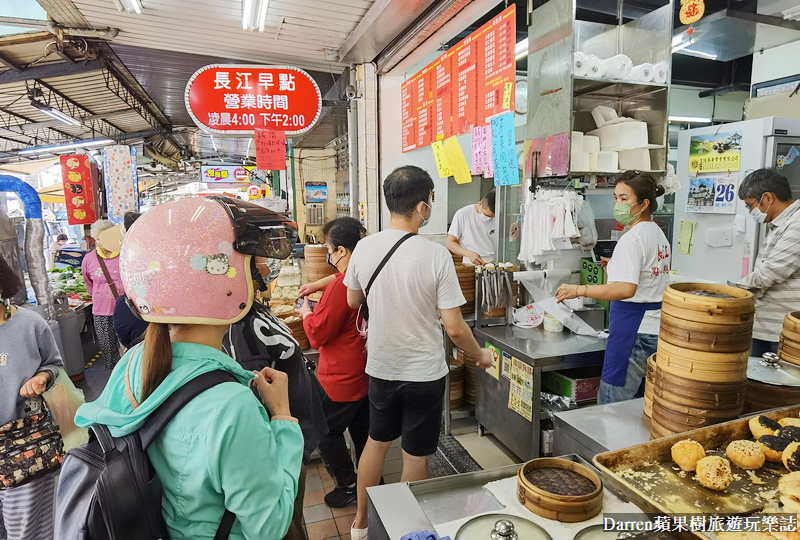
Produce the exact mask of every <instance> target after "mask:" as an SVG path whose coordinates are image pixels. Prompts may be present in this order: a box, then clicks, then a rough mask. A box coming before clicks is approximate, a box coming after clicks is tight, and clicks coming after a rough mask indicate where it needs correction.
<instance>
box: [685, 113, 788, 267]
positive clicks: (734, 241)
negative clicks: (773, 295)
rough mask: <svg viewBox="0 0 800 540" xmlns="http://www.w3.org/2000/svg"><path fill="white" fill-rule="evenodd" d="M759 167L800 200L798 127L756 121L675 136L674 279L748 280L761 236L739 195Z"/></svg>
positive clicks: (770, 120)
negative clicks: (778, 177)
mask: <svg viewBox="0 0 800 540" xmlns="http://www.w3.org/2000/svg"><path fill="white" fill-rule="evenodd" d="M737 150H738V156H737ZM762 167H776V168H778V172H779V173H780V174H782V175H783V176H785V177H786V178H787V179H788V180H789V184H790V185H791V187H792V194H793V197H794V198H795V199H797V198H800V119H796V118H782V117H767V118H758V119H755V120H746V121H742V122H733V123H729V124H721V125H717V126H709V127H704V128H697V129H691V130H686V131H681V132H680V133H679V135H678V168H677V171H676V172H677V175H678V179H679V180H680V183H681V189H680V190H679V191H678V192H677V193H676V194H675V221H674V225H673V237H672V263H671V269H672V270H673V271H675V272H677V273H678V274H679V275H681V276H685V277H689V278H700V279H706V280H709V281H714V282H717V283H725V282H727V281H731V282H734V283H737V282H739V281H740V280H741V278H742V277H743V276H746V275H747V274H749V273H750V272H752V270H753V267H754V265H755V260H756V257H757V256H758V249H759V246H760V245H761V243H762V242H763V237H764V232H765V230H766V228H765V227H764V226H759V225H758V224H757V223H756V222H755V220H754V219H753V218H751V217H750V216H749V215H748V214H749V213H748V210H747V206H746V205H745V204H744V201H741V200H739V196H738V187H739V184H740V183H741V182H742V181H743V180H744V178H745V176H746V175H747V174H748V173H749V172H752V171H754V170H756V169H760V168H762ZM737 168H738V170H735V169H737ZM726 169H727V170H726ZM689 237H691V238H689Z"/></svg>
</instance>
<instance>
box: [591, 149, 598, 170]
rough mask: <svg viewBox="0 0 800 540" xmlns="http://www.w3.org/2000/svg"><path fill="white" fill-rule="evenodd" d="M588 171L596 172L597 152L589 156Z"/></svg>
mask: <svg viewBox="0 0 800 540" xmlns="http://www.w3.org/2000/svg"><path fill="white" fill-rule="evenodd" d="M589 170H590V171H597V170H599V169H598V168H597V152H594V153H591V154H589Z"/></svg>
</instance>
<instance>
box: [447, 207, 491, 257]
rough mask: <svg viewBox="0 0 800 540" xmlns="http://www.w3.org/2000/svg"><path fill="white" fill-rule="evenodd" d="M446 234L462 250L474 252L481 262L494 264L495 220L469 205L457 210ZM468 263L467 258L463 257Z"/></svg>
mask: <svg viewBox="0 0 800 540" xmlns="http://www.w3.org/2000/svg"><path fill="white" fill-rule="evenodd" d="M447 234H450V235H453V236H455V237H456V238H457V239H458V241H459V243H460V244H461V246H462V247H463V248H464V249H468V250H470V251H474V252H475V253H477V254H478V255H480V256H481V259H483V262H487V263H490V262H494V239H495V218H488V217H486V216H484V215H483V214H481V213H480V212H479V211H478V210H476V209H475V205H474V204H471V205H469V206H465V207H464V208H461V209H460V210H458V211H457V212H456V213H455V215H454V216H453V223H451V224H450V230H449V231H448V232H447ZM464 262H465V263H469V262H470V261H469V258H468V257H464Z"/></svg>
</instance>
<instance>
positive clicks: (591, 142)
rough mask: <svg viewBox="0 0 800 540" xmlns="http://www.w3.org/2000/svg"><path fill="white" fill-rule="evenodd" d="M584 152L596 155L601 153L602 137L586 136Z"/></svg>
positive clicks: (584, 137)
mask: <svg viewBox="0 0 800 540" xmlns="http://www.w3.org/2000/svg"><path fill="white" fill-rule="evenodd" d="M581 151H582V152H588V153H590V154H596V153H597V152H599V151H600V137H598V136H596V135H584V136H583V141H582V145H581Z"/></svg>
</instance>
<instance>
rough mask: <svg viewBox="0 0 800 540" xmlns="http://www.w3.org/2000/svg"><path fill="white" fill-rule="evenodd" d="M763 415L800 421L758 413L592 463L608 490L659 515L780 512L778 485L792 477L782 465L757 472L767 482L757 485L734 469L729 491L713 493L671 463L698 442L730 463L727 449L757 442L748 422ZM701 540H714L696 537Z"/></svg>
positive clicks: (784, 412)
mask: <svg viewBox="0 0 800 540" xmlns="http://www.w3.org/2000/svg"><path fill="white" fill-rule="evenodd" d="M760 414H763V415H764V416H768V417H770V418H772V419H774V420H780V419H781V418H786V417H795V418H796V417H798V414H800V406H798V405H795V406H792V407H786V408H783V409H775V410H773V411H769V412H763V413H759V414H757V415H752V416H748V417H746V418H742V419H739V420H733V421H730V422H726V423H724V424H716V425H714V426H708V427H705V428H701V429H696V430H694V431H687V432H685V433H679V434H677V435H673V436H670V437H664V438H662V439H656V440H654V441H650V442H647V443H644V444H639V445H636V446H631V447H630V448H624V449H622V450H615V451H613V452H604V453H602V454H598V455H596V456H595V457H594V459H593V462H594V464H595V466H596V467H597V468H598V469H599V470H600V472H601V473H602V475H603V481H604V484H605V485H606V487H608V488H610V489H611V490H612V491H614V492H616V493H617V494H618V495H620V496H622V497H623V498H625V499H627V500H629V501H630V502H632V503H634V504H635V505H637V506H639V508H641V509H642V510H644V511H645V512H647V513H654V514H690V513H691V514H753V513H758V512H760V511H769V512H770V513H774V512H778V511H779V510H778V507H777V504H778V501H779V495H778V494H777V488H778V479H779V478H780V477H781V476H783V475H784V474H786V473H787V472H788V471H787V470H786V469H785V468H784V466H783V464H781V463H776V464H771V463H769V462H767V463H766V464H765V465H764V467H762V468H761V469H758V470H757V471H753V474H754V475H755V476H756V477H757V478H758V479H759V481H761V482H763V484H757V483H754V481H753V480H752V479H751V477H750V475H748V474H747V472H746V471H744V470H743V469H741V468H739V467H737V466H735V465H734V464H733V463H731V471H732V472H733V475H734V480H733V482H731V484H730V486H728V489H726V490H725V491H720V492H718V491H713V490H710V489H707V488H705V487H703V486H702V485H700V483H699V482H698V481H697V480H696V479H695V475H694V473H692V472H687V473H685V475H681V474H680V469H679V468H678V466H677V465H675V463H674V462H673V461H672V457H671V453H670V450H671V448H672V445H673V444H675V443H676V442H678V441H682V440H684V439H693V440H695V441H697V442H699V443H700V444H702V445H703V448H705V449H706V451H709V450H712V451H711V452H708V455H718V456H722V457H725V447H726V446H727V445H728V443H729V442H731V441H734V440H737V439H749V440H752V439H753V436H752V434H751V433H750V427H749V426H748V421H749V420H750V418H752V417H753V416H759V415H760ZM694 536H695V537H697V538H714V536H712V535H711V534H708V535H706V534H703V533H694Z"/></svg>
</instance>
